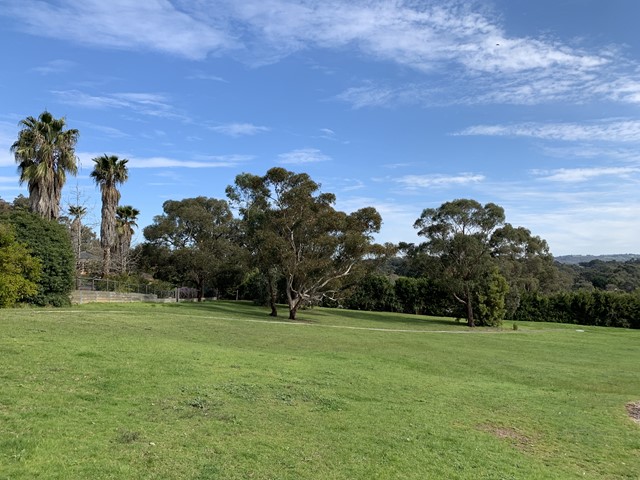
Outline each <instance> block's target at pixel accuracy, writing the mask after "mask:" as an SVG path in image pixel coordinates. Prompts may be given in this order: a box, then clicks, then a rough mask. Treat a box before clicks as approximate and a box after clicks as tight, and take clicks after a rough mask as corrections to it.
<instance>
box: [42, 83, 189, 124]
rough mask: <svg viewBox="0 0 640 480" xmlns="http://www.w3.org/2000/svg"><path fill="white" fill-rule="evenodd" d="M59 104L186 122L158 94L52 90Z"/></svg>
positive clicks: (163, 96)
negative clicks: (124, 111) (96, 93)
mask: <svg viewBox="0 0 640 480" xmlns="http://www.w3.org/2000/svg"><path fill="white" fill-rule="evenodd" d="M51 93H52V94H53V95H55V97H56V98H57V99H58V101H59V102H61V103H63V104H66V105H74V106H78V107H84V108H97V109H102V108H121V109H128V110H132V111H134V112H137V113H140V114H143V115H149V116H154V117H164V118H175V119H180V120H186V117H185V116H184V115H182V114H180V113H179V112H177V111H176V109H175V108H174V107H173V106H172V105H171V104H170V103H169V99H168V98H167V97H166V95H163V94H160V93H144V92H122V93H108V94H102V95H92V94H89V93H86V92H82V91H79V90H53V91H52V92H51Z"/></svg>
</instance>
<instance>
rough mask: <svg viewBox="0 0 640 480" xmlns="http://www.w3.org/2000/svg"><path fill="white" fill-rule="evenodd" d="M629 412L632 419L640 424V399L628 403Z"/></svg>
mask: <svg viewBox="0 0 640 480" xmlns="http://www.w3.org/2000/svg"><path fill="white" fill-rule="evenodd" d="M627 412H628V413H629V417H631V420H633V421H634V422H636V423H638V424H640V401H638V402H631V403H627Z"/></svg>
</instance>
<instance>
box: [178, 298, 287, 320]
mask: <svg viewBox="0 0 640 480" xmlns="http://www.w3.org/2000/svg"><path fill="white" fill-rule="evenodd" d="M167 305H168V306H170V308H176V309H181V310H196V311H198V312H203V313H205V312H206V313H208V314H216V313H218V314H227V315H229V316H233V317H237V316H242V317H245V318H255V319H259V320H266V321H269V320H273V321H274V322H275V321H283V320H286V319H287V316H288V313H289V312H288V310H287V309H286V307H282V308H281V309H280V310H278V312H279V313H280V315H279V316H278V317H271V316H269V312H270V309H269V308H267V307H261V306H260V305H256V304H255V303H253V302H251V301H242V300H240V301H235V300H215V301H208V302H200V303H198V302H184V303H171V304H167Z"/></svg>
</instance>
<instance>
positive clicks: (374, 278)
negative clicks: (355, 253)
mask: <svg viewBox="0 0 640 480" xmlns="http://www.w3.org/2000/svg"><path fill="white" fill-rule="evenodd" d="M345 306H346V307H347V308H350V309H353V310H368V311H372V312H393V311H396V310H397V309H398V305H397V300H396V295H395V291H394V287H393V284H392V283H391V281H390V280H389V278H388V277H385V276H382V275H367V276H365V277H364V278H362V279H360V281H359V282H358V284H357V286H356V287H355V289H354V291H353V292H352V294H351V295H350V296H349V297H348V298H347V299H346V301H345Z"/></svg>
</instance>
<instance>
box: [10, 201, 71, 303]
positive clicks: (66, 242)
mask: <svg viewBox="0 0 640 480" xmlns="http://www.w3.org/2000/svg"><path fill="white" fill-rule="evenodd" d="M8 221H9V222H10V223H11V224H12V225H13V227H14V229H15V233H16V238H17V239H18V241H19V242H21V243H24V244H25V245H26V246H27V248H29V250H30V251H31V254H32V255H33V256H34V257H36V258H38V259H39V260H40V262H41V264H42V274H41V277H40V280H39V281H38V291H37V293H36V294H35V295H34V296H31V297H30V299H29V301H30V302H31V303H34V304H36V305H52V306H64V305H69V303H70V300H69V295H70V293H71V289H72V288H73V281H74V270H75V259H74V255H73V248H72V246H71V239H70V237H69V232H68V231H67V229H66V228H65V227H64V226H62V225H60V224H59V223H57V222H55V221H53V220H45V219H43V218H41V217H39V216H38V215H35V214H32V213H30V212H25V211H20V210H14V211H13V212H12V213H11V214H10V216H9V217H8Z"/></svg>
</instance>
